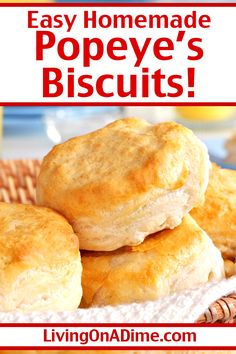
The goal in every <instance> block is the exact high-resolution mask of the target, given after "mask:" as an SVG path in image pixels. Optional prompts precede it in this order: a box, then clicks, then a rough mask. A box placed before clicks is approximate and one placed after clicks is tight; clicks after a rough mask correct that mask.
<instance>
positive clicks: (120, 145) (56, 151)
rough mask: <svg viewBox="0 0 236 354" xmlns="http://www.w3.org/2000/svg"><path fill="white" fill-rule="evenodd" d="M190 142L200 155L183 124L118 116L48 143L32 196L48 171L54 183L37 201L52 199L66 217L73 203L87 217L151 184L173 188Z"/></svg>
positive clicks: (180, 181)
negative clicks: (53, 144) (49, 147)
mask: <svg viewBox="0 0 236 354" xmlns="http://www.w3.org/2000/svg"><path fill="white" fill-rule="evenodd" d="M193 144H196V149H198V146H199V153H198V154H197V153H196V156H197V157H198V158H199V159H201V156H202V155H203V154H204V153H205V152H203V151H202V146H201V145H200V143H198V140H197V139H196V137H195V136H194V134H193V133H192V132H191V131H190V130H188V129H187V128H185V127H183V126H180V125H178V124H176V123H174V122H169V123H162V124H158V125H150V124H149V123H147V122H146V121H143V120H140V119H137V118H127V119H122V120H118V121H116V122H114V123H112V124H109V125H108V126H106V127H104V128H102V129H100V130H97V131H95V132H93V133H90V134H87V135H84V136H79V137H76V138H73V139H71V140H69V141H67V142H66V143H63V144H60V145H58V146H56V147H54V148H53V150H52V151H51V152H50V153H49V154H48V155H47V156H46V158H45V159H44V161H43V164H42V168H41V173H40V176H39V181H40V183H39V184H38V193H37V194H38V201H39V203H41V190H42V189H43V188H44V189H45V185H46V184H47V183H48V181H50V180H51V178H52V176H53V181H54V183H53V185H51V186H50V185H49V186H48V189H47V195H45V193H44V195H43V203H44V204H46V205H50V201H51V200H53V199H56V200H57V201H58V202H59V204H60V207H59V210H62V209H63V210H65V211H66V213H67V214H66V215H67V217H69V218H70V217H73V215H70V210H73V209H76V210H77V212H78V214H79V215H83V210H86V217H87V216H88V215H93V214H94V212H95V210H96V208H102V209H103V210H111V209H112V207H115V206H117V205H119V204H122V203H123V202H126V201H129V200H131V199H132V198H134V197H135V196H137V195H142V194H145V193H146V192H147V191H150V190H152V189H158V188H160V189H162V190H166V191H172V190H175V189H178V188H180V187H181V186H183V185H184V183H185V181H186V179H187V178H188V175H189V164H190V160H191V159H192V156H191V157H190V156H187V155H188V150H189V146H190V145H193ZM197 151H198V150H197ZM54 186H55V188H54ZM58 194H59V195H58ZM77 201H79V205H77V204H76V207H75V206H74V205H73V203H77ZM63 203H64V204H63ZM66 204H67V205H66Z"/></svg>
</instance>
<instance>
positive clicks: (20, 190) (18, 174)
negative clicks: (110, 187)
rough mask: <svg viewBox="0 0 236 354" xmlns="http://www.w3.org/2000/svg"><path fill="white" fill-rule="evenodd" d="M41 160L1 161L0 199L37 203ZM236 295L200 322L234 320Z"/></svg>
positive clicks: (211, 309) (214, 307) (221, 301)
mask: <svg viewBox="0 0 236 354" xmlns="http://www.w3.org/2000/svg"><path fill="white" fill-rule="evenodd" d="M39 169H40V161H39V160H1V161H0V201H4V202H7V203H14V202H15V203H17V202H18V203H24V204H34V203H35V186H36V178H37V175H38V173H39ZM235 319H236V295H235V294H232V295H229V296H227V297H222V298H221V299H219V300H218V301H216V302H215V303H214V304H212V305H211V306H210V307H209V308H208V310H207V311H206V312H205V313H204V314H203V315H202V316H200V318H199V319H198V321H197V322H198V323H214V322H228V323H229V322H234V320H235Z"/></svg>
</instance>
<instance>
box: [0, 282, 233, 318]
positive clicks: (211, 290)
mask: <svg viewBox="0 0 236 354" xmlns="http://www.w3.org/2000/svg"><path fill="white" fill-rule="evenodd" d="M234 292H236V276H234V277H231V278H230V279H227V280H223V281H221V282H218V283H209V284H207V285H205V286H204V287H201V288H198V289H195V290H188V291H185V292H183V293H180V294H175V295H172V296H168V297H163V298H162V299H160V300H158V301H149V302H145V303H142V304H137V303H134V304H131V305H120V306H116V307H112V306H105V307H100V308H91V309H78V310H77V311H73V312H47V313H42V312H41V313H39V312H37V313H29V314H24V313H20V312H17V313H13V312H8V313H3V312H2V313H0V322H2V323H8V322H14V323H24V322H33V323H36V322H39V323H47V322H48V323H50V322H51V323H53V322H54V323H55V322H59V323H61V322H62V323H63V322H67V323H73V322H76V323H96V322H99V323H103V322H105V323H192V322H195V321H196V320H197V319H198V317H199V316H200V315H201V314H203V313H204V312H205V310H206V309H207V308H208V307H209V306H210V305H211V304H212V303H213V302H214V301H216V300H218V299H219V298H220V297H222V296H224V295H228V294H231V293H234Z"/></svg>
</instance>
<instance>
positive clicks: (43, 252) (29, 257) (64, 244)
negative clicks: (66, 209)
mask: <svg viewBox="0 0 236 354" xmlns="http://www.w3.org/2000/svg"><path fill="white" fill-rule="evenodd" d="M81 272H82V270H81V259H80V252H79V243H78V238H77V236H76V235H75V234H74V233H73V230H72V227H71V226H70V225H69V223H68V222H67V221H66V220H65V219H64V217H62V216H61V215H59V214H57V213H56V212H54V211H52V210H50V209H47V208H42V207H36V206H32V205H22V204H7V203H0V311H26V312H28V311H47V310H50V311H53V310H55V311H62V310H63V311H64V310H75V309H76V308H77V307H78V305H79V303H80V300H81V296H82V290H81Z"/></svg>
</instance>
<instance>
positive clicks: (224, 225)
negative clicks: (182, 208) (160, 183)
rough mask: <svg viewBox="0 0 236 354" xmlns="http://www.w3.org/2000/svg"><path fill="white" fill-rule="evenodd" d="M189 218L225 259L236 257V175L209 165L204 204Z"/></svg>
mask: <svg viewBox="0 0 236 354" xmlns="http://www.w3.org/2000/svg"><path fill="white" fill-rule="evenodd" d="M191 215H192V217H193V218H194V219H195V220H196V221H197V222H198V224H199V225H200V226H201V227H202V228H203V229H204V230H205V231H206V232H207V233H208V235H209V236H210V237H211V238H212V240H213V242H214V243H215V245H216V246H217V247H218V248H219V249H220V250H221V252H222V255H223V257H224V258H226V259H233V260H234V259H235V257H236V172H235V171H233V170H227V169H221V168H220V167H218V166H217V165H214V164H213V165H212V171H211V174H210V181H209V185H208V188H207V191H206V195H205V202H204V204H203V205H201V206H199V207H197V208H195V209H193V210H192V211H191Z"/></svg>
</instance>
